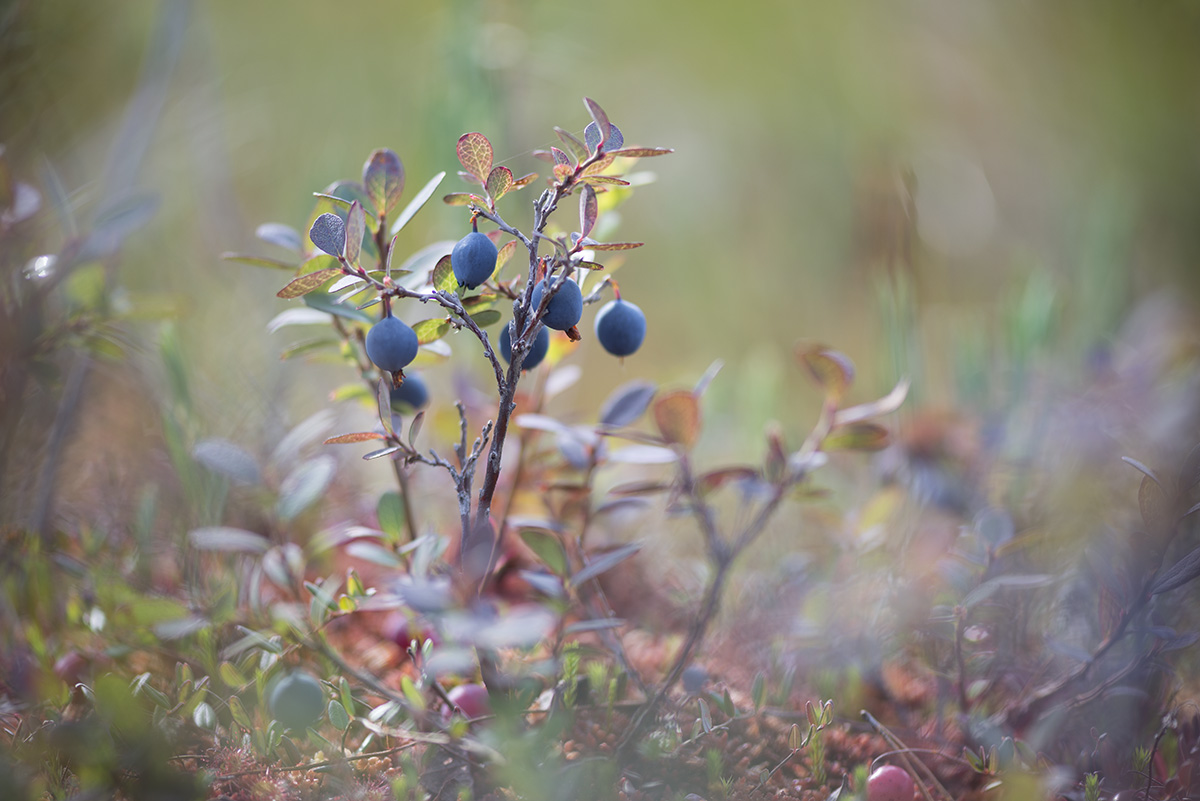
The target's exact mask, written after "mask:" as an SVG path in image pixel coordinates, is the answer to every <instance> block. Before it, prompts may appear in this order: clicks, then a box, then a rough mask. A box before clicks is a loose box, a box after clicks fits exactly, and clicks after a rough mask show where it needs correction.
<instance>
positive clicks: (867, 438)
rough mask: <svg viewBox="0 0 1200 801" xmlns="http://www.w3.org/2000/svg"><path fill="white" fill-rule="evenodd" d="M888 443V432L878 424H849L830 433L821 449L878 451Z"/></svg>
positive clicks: (889, 438) (889, 436)
mask: <svg viewBox="0 0 1200 801" xmlns="http://www.w3.org/2000/svg"><path fill="white" fill-rule="evenodd" d="M890 442H891V435H890V434H889V433H888V430H887V429H886V428H884V427H883V426H881V425H879V424H878V423H851V424H850V425H848V426H839V427H838V428H836V429H834V430H833V431H832V432H830V434H829V436H827V437H825V439H824V440H823V441H822V442H821V447H822V448H824V449H825V450H828V451H839V450H841V451H879V450H883V449H884V448H886V447H887V446H888V444H889V443H890Z"/></svg>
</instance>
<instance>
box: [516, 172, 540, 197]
mask: <svg viewBox="0 0 1200 801" xmlns="http://www.w3.org/2000/svg"><path fill="white" fill-rule="evenodd" d="M537 177H538V176H537V173H536V172H531V173H526V174H525V175H522V176H521V177H520V178H518V179H517V180H515V181H513V185H512V189H511V190H510V191H513V192H515V191H517V190H518V189H524V188H525V187H527V186H529V185H530V184H531V183H533V182H534V181H536V180H537Z"/></svg>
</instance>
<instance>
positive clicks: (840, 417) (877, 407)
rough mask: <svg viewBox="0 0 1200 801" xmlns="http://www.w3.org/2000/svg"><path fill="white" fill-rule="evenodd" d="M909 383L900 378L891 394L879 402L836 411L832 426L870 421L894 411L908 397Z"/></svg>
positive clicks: (906, 379) (905, 379)
mask: <svg viewBox="0 0 1200 801" xmlns="http://www.w3.org/2000/svg"><path fill="white" fill-rule="evenodd" d="M909 383H910V382H909V380H908V378H902V379H900V381H899V383H897V384H896V386H895V387H894V388H893V389H892V391H891V392H889V393H888V394H887V395H885V396H884V397H882V398H880V399H879V400H877V401H872V402H870V403H861V404H859V405H858V406H851V407H850V408H848V409H840V410H838V413H837V414H835V415H834V416H833V424H834V425H839V426H840V425H848V424H849V423H857V422H860V421H862V420H870V419H871V418H872V417H880V416H882V415H885V414H890V413H892V412H894V411H896V410H897V409H899V408H900V406H901V405H902V404H903V403H904V399H905V398H906V397H908V387H909Z"/></svg>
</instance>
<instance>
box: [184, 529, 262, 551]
mask: <svg viewBox="0 0 1200 801" xmlns="http://www.w3.org/2000/svg"><path fill="white" fill-rule="evenodd" d="M188 541H189V542H190V543H191V544H192V547H193V548H197V549H199V550H201V551H230V552H234V553H265V552H266V550H267V548H269V547H271V543H270V541H269V540H268V539H267V538H266V537H264V536H262V535H260V534H255V533H254V532H253V531H246V530H245V529H240V528H231V527H229V526H209V527H207V528H198V529H194V530H192V531H191V532H189V533H188Z"/></svg>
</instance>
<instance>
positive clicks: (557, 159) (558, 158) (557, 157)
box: [550, 147, 575, 167]
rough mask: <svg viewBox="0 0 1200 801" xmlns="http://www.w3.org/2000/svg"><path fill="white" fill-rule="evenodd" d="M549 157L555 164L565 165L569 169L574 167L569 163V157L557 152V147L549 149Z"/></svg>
mask: <svg viewBox="0 0 1200 801" xmlns="http://www.w3.org/2000/svg"><path fill="white" fill-rule="evenodd" d="M550 155H551V156H553V157H554V163H555V164H566V165H568V166H571V167H573V166H575V165H574V163H573V162H572V161H571V157H570V156H568V155H567V154H566V153H564V152H562V151H561V150H559V149H558V148H557V147H552V148H550Z"/></svg>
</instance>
